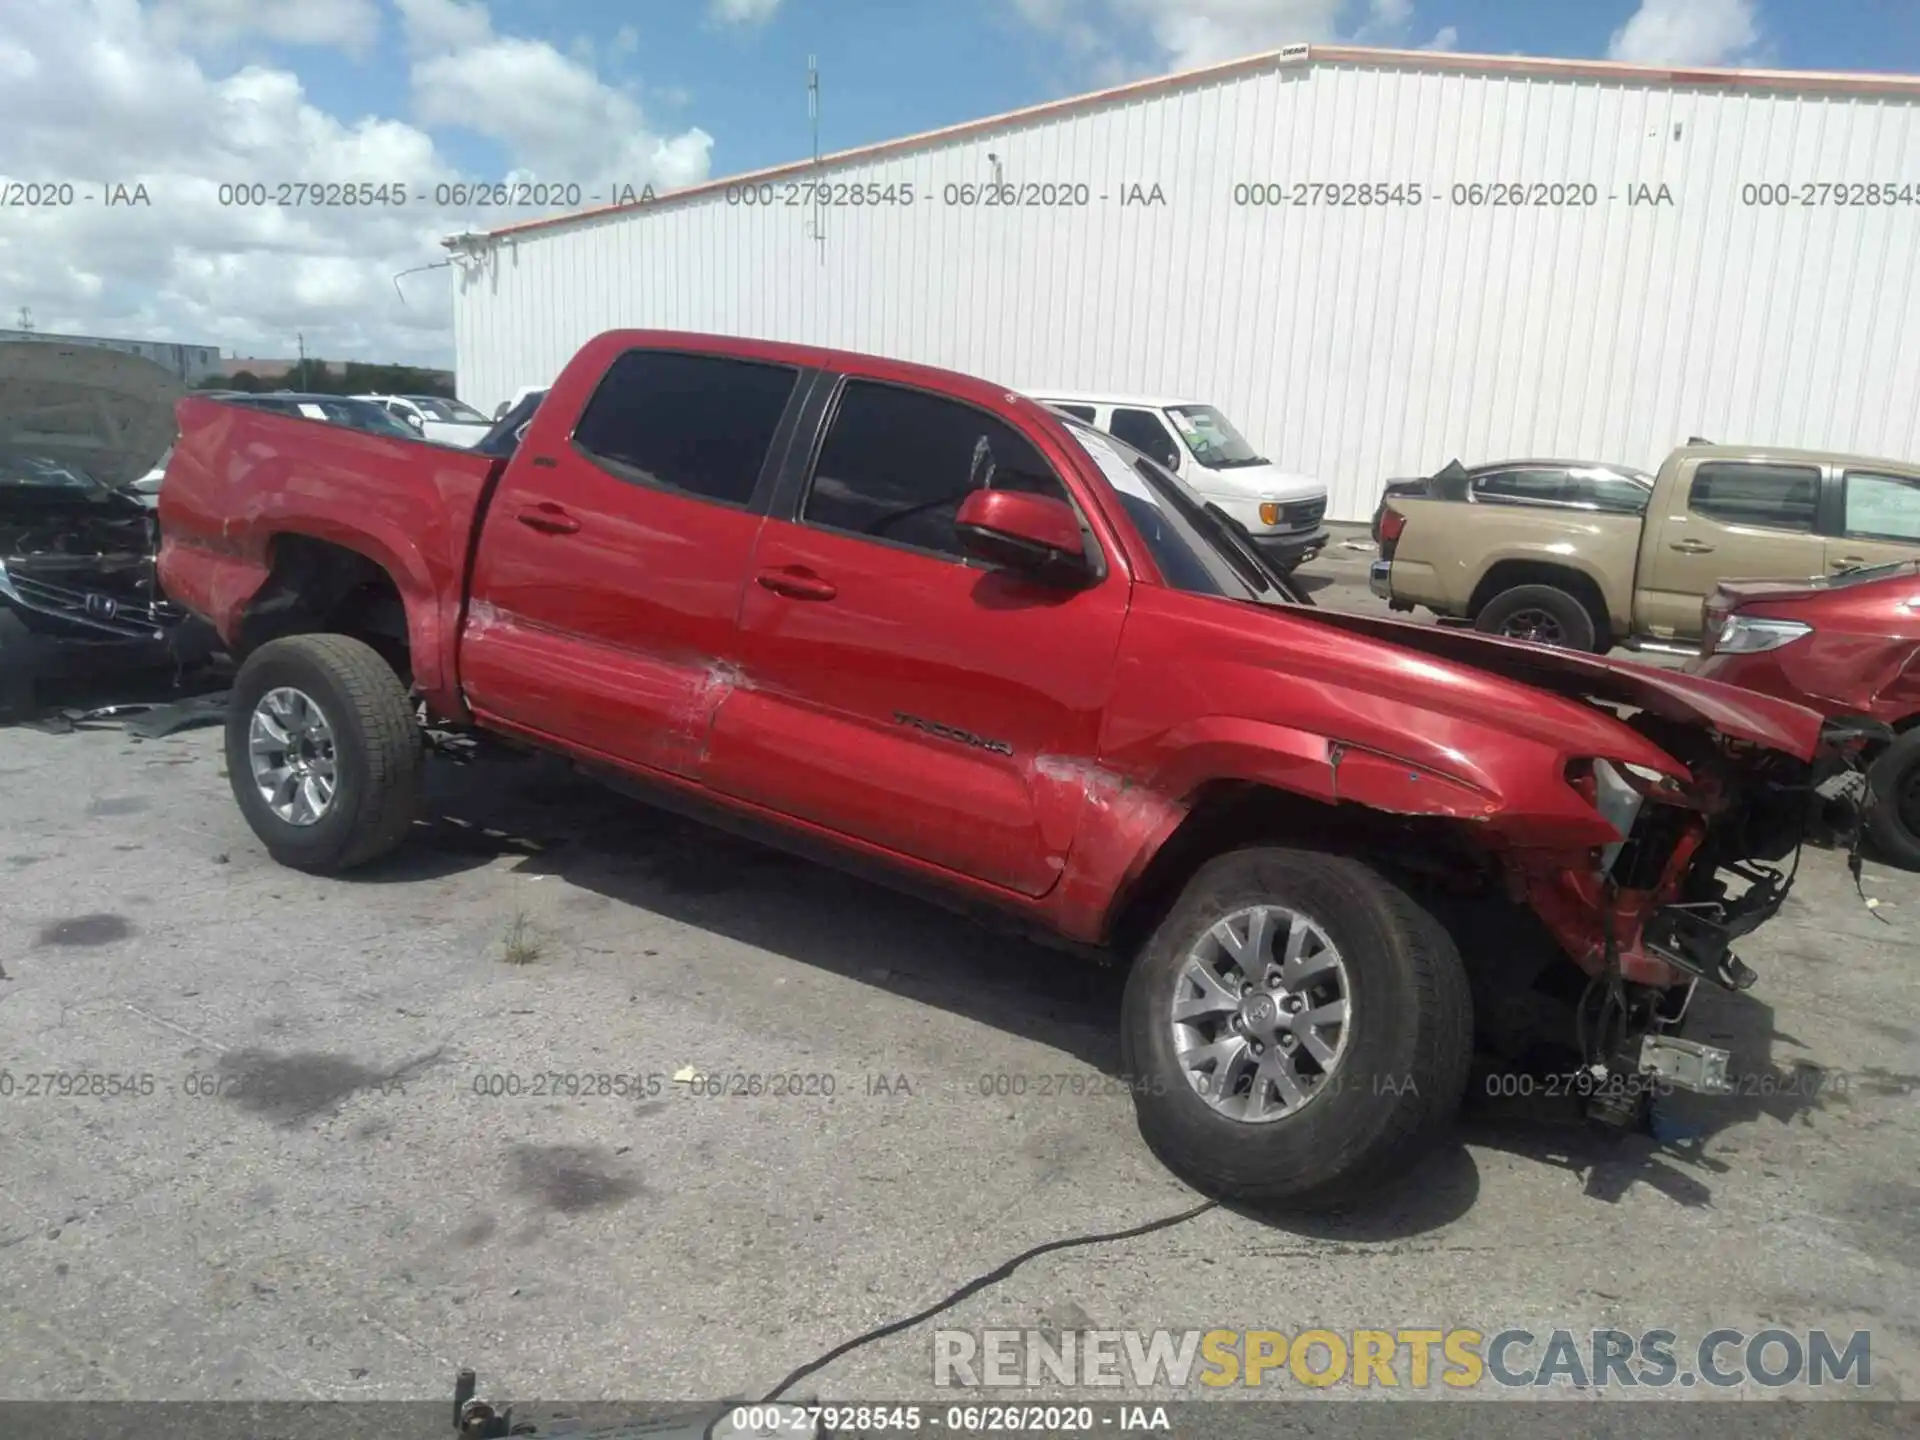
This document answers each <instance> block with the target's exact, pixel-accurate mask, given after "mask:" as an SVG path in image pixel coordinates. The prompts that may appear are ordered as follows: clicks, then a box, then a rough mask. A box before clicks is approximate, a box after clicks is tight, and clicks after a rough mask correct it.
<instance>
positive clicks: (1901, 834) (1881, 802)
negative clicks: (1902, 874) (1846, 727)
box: [1866, 729, 1920, 870]
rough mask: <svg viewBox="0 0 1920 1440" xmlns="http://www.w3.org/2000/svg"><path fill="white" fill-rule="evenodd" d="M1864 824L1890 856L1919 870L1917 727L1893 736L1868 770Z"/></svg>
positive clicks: (1919, 734)
mask: <svg viewBox="0 0 1920 1440" xmlns="http://www.w3.org/2000/svg"><path fill="white" fill-rule="evenodd" d="M1866 825H1867V833H1868V834H1869V835H1871V836H1872V837H1873V840H1874V843H1875V844H1876V845H1878V846H1879V847H1880V849H1881V850H1882V851H1884V852H1885V853H1886V856H1887V858H1888V859H1889V860H1892V861H1893V862H1894V863H1895V864H1898V865H1904V866H1905V867H1906V868H1907V869H1909V870H1920V729H1916V730H1909V731H1907V733H1906V734H1904V735H1902V736H1900V737H1899V738H1898V739H1896V740H1895V741H1894V742H1893V743H1892V744H1891V745H1889V746H1888V747H1887V748H1886V749H1885V750H1883V751H1881V752H1880V757H1879V758H1878V759H1877V760H1875V761H1874V762H1873V765H1872V767H1871V768H1870V769H1869V770H1868V771H1867V814H1866Z"/></svg>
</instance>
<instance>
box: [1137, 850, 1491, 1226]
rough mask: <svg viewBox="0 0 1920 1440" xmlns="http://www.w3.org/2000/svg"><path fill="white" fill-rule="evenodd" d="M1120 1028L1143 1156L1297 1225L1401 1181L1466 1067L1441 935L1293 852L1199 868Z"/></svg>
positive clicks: (1236, 856) (1468, 1053) (1457, 994)
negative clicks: (1295, 1212) (1300, 1214)
mask: <svg viewBox="0 0 1920 1440" xmlns="http://www.w3.org/2000/svg"><path fill="white" fill-rule="evenodd" d="M1121 1024H1122V1036H1121V1041H1122V1049H1123V1053H1124V1056H1125V1063H1126V1068H1127V1073H1128V1075H1129V1077H1130V1080H1131V1084H1132V1087H1133V1092H1134V1109H1135V1115H1136V1118H1137V1120H1138V1123H1139V1126H1140V1133H1141V1135H1142V1137H1143V1138H1144V1139H1145V1140H1146V1142H1147V1144H1148V1146H1149V1147H1150V1148H1151V1149H1152V1150H1153V1152H1154V1154H1155V1155H1157V1156H1158V1157H1159V1158H1160V1159H1161V1161H1162V1162H1163V1163H1164V1164H1165V1165H1166V1166H1167V1167H1168V1168H1169V1169H1170V1170H1172V1171H1173V1172H1174V1173H1175V1174H1177V1175H1179V1176H1181V1177H1182V1178H1183V1179H1185V1180H1187V1181H1188V1182H1189V1183H1191V1184H1193V1185H1194V1186H1195V1187H1196V1188H1198V1189H1200V1190H1202V1191H1204V1192H1206V1193H1208V1194H1211V1195H1216V1196H1219V1197H1221V1198H1223V1199H1236V1200H1245V1201H1252V1202H1256V1203H1263V1204H1278V1205H1285V1206H1288V1207H1291V1208H1294V1209H1300V1210H1332V1209H1339V1208H1342V1207H1344V1206H1346V1205H1349V1204H1351V1203H1353V1202H1354V1201H1356V1200H1358V1199H1360V1198H1362V1197H1363V1196H1364V1195H1365V1194H1366V1193H1367V1192H1368V1191H1370V1190H1372V1189H1374V1188H1376V1187H1377V1186H1378V1185H1379V1184H1380V1183H1381V1182H1382V1181H1384V1180H1386V1179H1388V1178H1390V1177H1392V1176H1393V1175H1395V1174H1397V1173H1399V1172H1402V1171H1404V1170H1406V1169H1407V1168H1408V1167H1409V1166H1410V1165H1411V1164H1412V1163H1413V1161H1414V1160H1416V1159H1417V1158H1418V1157H1419V1155H1420V1154H1421V1152H1422V1151H1423V1150H1425V1149H1426V1148H1427V1147H1428V1146H1429V1145H1431V1144H1432V1143H1433V1142H1434V1141H1435V1140H1436V1139H1437V1138H1438V1137H1439V1136H1440V1135H1441V1134H1443V1133H1444V1132H1445V1130H1446V1129H1447V1127H1448V1126H1449V1125H1450V1124H1451V1122H1452V1119H1453V1117H1454V1115H1455V1113H1456V1112H1457V1111H1458V1109H1459V1106H1460V1101H1461V1097H1462V1095H1463V1093H1464V1091H1465V1089H1466V1084H1467V1073H1468V1066H1469V1064H1470V1062H1471V1060H1472V1054H1473V1005H1472V1000H1471V998H1470V993H1469V990H1468V985H1467V976H1466V972H1465V969H1464V967H1463V966H1462V964H1461V961H1460V955H1459V952H1458V951H1457V950H1456V949H1455V948H1454V945H1453V941H1452V940H1451V939H1450V938H1449V936H1448V935H1447V932H1446V931H1445V930H1444V929H1443V928H1442V927H1441V926H1440V924H1439V923H1438V922H1437V921H1436V920H1435V919H1434V918H1433V917H1432V916H1431V915H1429V914H1428V913H1427V912H1426V911H1425V910H1423V909H1422V908H1420V906H1418V905H1417V904H1415V902H1414V901H1413V900H1412V899H1411V898H1410V897H1409V896H1408V895H1407V893H1406V892H1405V891H1403V890H1402V889H1400V887H1399V886H1397V885H1395V884H1394V883H1392V882H1391V881H1390V880H1388V879H1387V878H1386V877H1385V876H1384V875H1383V874H1381V873H1380V872H1379V871H1378V870H1376V869H1375V868H1373V867H1372V866H1371V865H1369V864H1367V863H1365V862H1363V861H1360V860H1356V859H1351V858H1348V857H1345V856H1337V855H1325V854H1319V853H1315V852H1310V851H1301V850H1283V849H1274V848H1257V849H1246V850H1237V851H1233V852H1231V853H1229V854H1226V855H1222V856H1219V857H1217V858H1216V859H1214V860H1211V861H1209V862H1208V863H1207V864H1206V865H1204V866H1202V867H1201V868H1200V869H1199V870H1198V871H1197V872H1196V873H1195V875H1194V876H1193V878H1192V880H1191V881H1189V882H1188V884H1187V887H1186V889H1185V891H1184V892H1183V893H1182V894H1181V896H1180V899H1179V900H1178V902H1176V903H1175V905H1174V907H1173V909H1172V910H1171V911H1170V912H1169V913H1168V915H1167V917H1166V919H1165V920H1164V921H1162V922H1161V924H1160V926H1159V927H1158V928H1157V929H1156V930H1155V931H1154V933H1153V936H1152V938H1151V939H1149V940H1148V942H1147V944H1146V946H1145V947H1144V948H1143V950H1142V951H1141V953H1140V956H1139V958H1138V960H1137V961H1136V963H1135V965H1134V968H1133V973H1132V975H1131V976H1130V977H1129V980H1128V983H1127V991H1126V998H1125V1001H1124V1004H1123V1007H1122V1021H1121ZM1256 1045H1257V1046H1258V1047H1259V1049H1258V1050H1255V1049H1254V1047H1255V1046H1256Z"/></svg>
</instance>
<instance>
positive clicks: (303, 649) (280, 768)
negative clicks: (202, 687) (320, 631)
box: [227, 635, 425, 874]
mask: <svg viewBox="0 0 1920 1440" xmlns="http://www.w3.org/2000/svg"><path fill="white" fill-rule="evenodd" d="M424 763H425V745H424V742H423V739H422V736H421V734H420V728H419V726H418V725H417V724H416V723H415V721H414V717H413V707H412V705H411V704H410V703H409V701H408V698H407V690H406V687H405V686H404V685H402V684H401V683H400V677H399V676H397V675H396V674H394V672H393V667H392V666H390V665H388V664H387V662H386V661H385V660H383V659H381V658H380V656H379V654H378V653H377V652H376V651H375V650H374V649H373V648H372V647H371V646H369V645H367V644H366V643H365V642H363V641H360V640H355V639H353V638H351V637H350V636H346V635H293V636H289V637H287V638H286V639H283V640H274V641H272V642H270V643H268V644H266V645H263V646H261V647H260V648H259V649H258V650H256V651H254V652H253V654H252V655H250V656H249V657H248V658H247V662H246V663H245V664H244V665H242V666H241V667H240V673H239V674H238V675H236V676H235V677H234V682H233V690H232V694H231V697H230V700H229V706H228V711H227V774H228V777H229V779H230V781H231V783H232V785H233V795H234V799H235V800H237V801H238V802H239V804H240V810H241V813H242V814H244V815H245V816H246V817H247V823H248V824H249V825H251V826H252V827H253V833H254V834H255V835H258V836H259V837H260V840H261V842H262V843H263V844H264V845H265V846H266V847H267V853H269V854H270V855H272V856H273V858H274V859H275V860H277V861H279V862H280V863H281V864H282V865H287V866H291V867H292V868H293V869H296V870H307V871H311V872H313V873H315V874H329V873H332V872H335V871H340V870H350V869H352V868H353V867H354V866H356V865H364V864H366V863H367V862H368V861H370V860H375V859H378V858H379V857H380V856H382V855H385V854H386V853H388V852H389V851H391V850H392V849H394V848H395V847H396V846H397V845H399V844H400V842H401V841H402V840H404V839H405V838H406V835H407V830H408V828H409V827H410V826H411V825H412V823H413V820H414V817H415V815H416V814H417V813H418V812H419V808H420V785H421V777H422V771H423V768H424Z"/></svg>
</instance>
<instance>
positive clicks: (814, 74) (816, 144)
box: [807, 55, 827, 265]
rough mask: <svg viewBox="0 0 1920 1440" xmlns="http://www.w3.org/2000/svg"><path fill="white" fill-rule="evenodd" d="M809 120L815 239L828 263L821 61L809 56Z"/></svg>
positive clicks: (821, 260) (821, 259)
mask: <svg viewBox="0 0 1920 1440" xmlns="http://www.w3.org/2000/svg"><path fill="white" fill-rule="evenodd" d="M807 118H808V120H809V121H810V122H811V123H812V126H813V168H814V174H815V179H816V183H815V185H814V187H813V238H814V243H815V245H816V246H817V247H818V249H819V251H820V263H821V264H822V265H824V264H826V263H827V219H826V216H827V210H826V205H825V202H824V200H823V198H822V191H821V188H820V185H819V184H818V175H819V170H820V60H819V57H818V56H815V55H809V56H807Z"/></svg>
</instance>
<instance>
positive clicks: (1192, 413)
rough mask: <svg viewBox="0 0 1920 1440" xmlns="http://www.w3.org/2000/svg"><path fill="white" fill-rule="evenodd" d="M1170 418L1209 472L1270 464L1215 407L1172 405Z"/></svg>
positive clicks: (1178, 432)
mask: <svg viewBox="0 0 1920 1440" xmlns="http://www.w3.org/2000/svg"><path fill="white" fill-rule="evenodd" d="M1167 418H1168V419H1169V420H1171V421H1172V422H1173V428H1174V432H1175V433H1176V434H1178V435H1179V437H1180V439H1181V440H1182V441H1183V442H1185V444H1186V447H1187V449H1189V450H1191V451H1192V452H1193V458H1194V459H1196V460H1198V461H1199V462H1200V463H1201V464H1202V465H1205V466H1206V467H1207V468H1208V469H1209V470H1232V469H1234V468H1235V467H1237V466H1242V465H1265V464H1266V463H1267V457H1266V456H1264V455H1262V454H1260V453H1259V452H1257V451H1256V450H1255V449H1254V448H1253V446H1251V445H1249V444H1248V443H1247V441H1246V437H1245V436H1243V435H1242V434H1241V433H1240V432H1239V431H1238V430H1236V429H1234V428H1233V422H1232V421H1230V420H1229V419H1227V417H1226V416H1224V415H1222V414H1221V413H1220V412H1219V411H1218V410H1216V409H1214V408H1213V407H1212V406H1211V405H1169V406H1168V407H1167Z"/></svg>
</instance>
